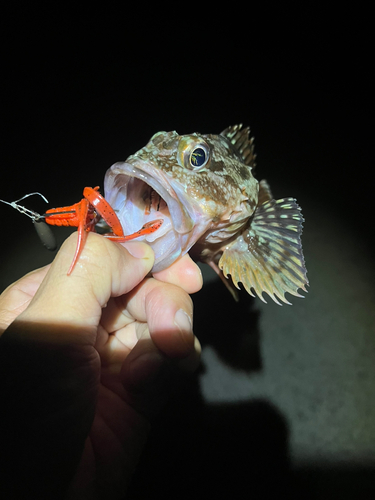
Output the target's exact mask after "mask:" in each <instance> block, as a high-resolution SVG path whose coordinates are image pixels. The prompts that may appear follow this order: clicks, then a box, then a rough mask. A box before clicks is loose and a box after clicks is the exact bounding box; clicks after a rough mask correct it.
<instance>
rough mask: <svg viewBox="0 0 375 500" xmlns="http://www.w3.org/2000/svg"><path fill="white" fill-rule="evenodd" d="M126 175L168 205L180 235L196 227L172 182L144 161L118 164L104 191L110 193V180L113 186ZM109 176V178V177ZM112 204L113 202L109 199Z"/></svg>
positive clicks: (114, 166) (106, 182) (107, 178)
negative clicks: (147, 187) (154, 192)
mask: <svg viewBox="0 0 375 500" xmlns="http://www.w3.org/2000/svg"><path fill="white" fill-rule="evenodd" d="M120 175H125V176H128V177H135V178H136V179H140V180H142V181H143V182H145V183H146V184H147V185H149V186H150V187H151V188H152V189H154V190H155V191H156V192H157V193H158V194H159V195H160V196H161V197H162V198H163V199H164V201H165V202H166V204H167V205H168V209H169V213H170V216H171V219H172V223H173V229H174V230H175V231H176V232H177V233H180V234H185V233H189V232H190V231H191V230H192V229H193V227H194V221H193V219H192V218H191V216H190V214H189V213H188V211H187V210H186V208H185V206H184V205H183V204H182V202H181V200H180V198H179V196H178V195H177V194H176V192H175V190H174V189H173V188H172V185H171V180H170V179H169V177H168V176H167V175H166V174H164V172H162V171H161V170H160V169H158V168H155V167H154V166H153V165H152V164H151V163H149V162H145V161H142V160H138V159H137V160H136V161H135V162H132V161H131V160H130V161H129V159H128V160H127V161H125V162H117V163H115V164H114V165H112V167H111V168H110V169H109V172H108V173H107V175H106V178H105V181H104V190H105V192H106V193H107V192H108V191H109V184H110V181H109V179H110V178H111V177H112V178H113V185H115V183H116V177H117V176H120ZM107 176H108V177H107ZM109 202H110V203H111V200H110V199H109Z"/></svg>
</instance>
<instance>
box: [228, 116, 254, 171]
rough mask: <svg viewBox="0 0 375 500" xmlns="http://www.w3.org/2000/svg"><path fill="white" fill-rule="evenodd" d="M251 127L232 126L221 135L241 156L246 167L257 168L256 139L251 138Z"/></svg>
mask: <svg viewBox="0 0 375 500" xmlns="http://www.w3.org/2000/svg"><path fill="white" fill-rule="evenodd" d="M249 134H250V127H246V128H242V123H240V124H239V125H231V126H230V127H228V128H226V129H225V130H223V131H222V132H221V134H220V135H223V136H224V137H226V138H227V139H228V140H229V142H230V143H231V144H233V146H234V147H235V148H236V150H237V151H238V152H239V154H240V155H241V157H242V159H243V161H244V163H245V165H248V166H249V167H251V168H254V167H255V157H256V154H254V137H250V135H249Z"/></svg>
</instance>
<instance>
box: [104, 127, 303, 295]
mask: <svg viewBox="0 0 375 500" xmlns="http://www.w3.org/2000/svg"><path fill="white" fill-rule="evenodd" d="M254 166H255V155H254V146H253V140H252V139H250V137H249V129H248V128H242V125H235V126H232V127H228V128H227V129H225V130H224V131H223V132H222V133H221V134H219V135H212V134H210V135H201V134H198V133H194V134H190V135H182V136H181V135H178V134H177V132H158V133H157V134H155V135H154V136H153V137H152V138H151V139H150V141H149V142H148V144H147V145H146V146H145V147H144V148H142V149H141V150H139V151H138V152H137V153H135V154H134V155H131V156H129V158H128V159H127V160H126V161H125V162H119V163H116V164H114V165H113V166H112V167H111V168H110V169H109V170H108V172H107V174H106V177H105V182H104V189H105V196H106V199H107V200H108V202H109V203H110V204H111V205H112V207H113V208H114V209H115V210H116V211H117V213H118V216H119V219H120V221H121V223H122V225H123V228H124V231H125V233H126V234H128V233H133V232H135V231H136V230H137V229H139V228H140V227H142V225H143V224H144V223H146V222H149V221H152V220H153V219H159V218H161V219H163V221H164V222H163V224H162V226H161V228H160V229H158V230H157V231H156V232H155V233H153V234H152V235H149V236H145V237H143V239H145V240H146V241H147V242H148V243H149V244H150V245H151V246H152V248H153V250H154V253H155V265H154V268H153V272H157V271H160V270H162V269H165V268H166V267H168V266H170V265H171V264H172V263H173V262H174V261H175V260H176V259H177V258H179V257H180V256H182V255H184V254H185V253H186V252H188V251H190V253H191V255H192V256H193V257H194V258H195V259H196V260H201V261H203V262H206V263H207V264H209V265H210V266H211V267H213V268H214V269H215V271H216V272H217V273H218V274H219V275H220V277H221V278H222V279H223V281H224V283H225V284H226V285H227V286H228V288H229V289H230V291H231V292H232V294H233V296H234V297H235V298H236V296H237V294H236V292H235V289H234V287H233V285H231V284H230V282H229V281H228V280H227V279H226V278H224V276H223V273H222V271H221V270H223V272H224V275H225V276H226V277H227V276H228V275H231V277H232V281H233V283H234V285H235V286H236V287H237V288H239V286H238V283H239V282H242V283H243V285H244V287H245V289H246V290H247V291H248V292H249V293H250V294H251V295H254V292H255V294H256V295H258V296H259V297H260V298H261V299H262V300H263V301H265V300H264V298H263V296H262V293H263V292H266V293H267V294H268V295H269V296H270V297H271V298H272V299H273V300H274V301H275V302H276V303H277V304H280V302H279V300H278V299H280V300H281V301H283V302H284V303H288V304H289V302H288V301H287V300H286V299H285V296H284V294H285V292H289V293H291V294H293V295H296V296H299V297H302V296H301V295H300V294H299V293H298V289H299V288H301V289H303V290H306V288H305V286H306V285H307V284H308V281H307V278H306V268H305V264H304V258H303V253H302V246H301V240H300V235H301V233H302V222H303V218H302V215H301V212H300V208H299V207H298V205H297V204H296V202H295V200H293V199H292V198H288V199H282V200H277V201H275V200H273V199H272V194H271V191H270V188H269V186H268V184H267V182H266V181H262V182H260V183H258V181H257V180H256V179H255V177H254V176H253V172H252V170H253V168H254Z"/></svg>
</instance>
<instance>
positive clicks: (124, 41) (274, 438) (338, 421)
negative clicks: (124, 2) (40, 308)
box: [0, 1, 375, 498]
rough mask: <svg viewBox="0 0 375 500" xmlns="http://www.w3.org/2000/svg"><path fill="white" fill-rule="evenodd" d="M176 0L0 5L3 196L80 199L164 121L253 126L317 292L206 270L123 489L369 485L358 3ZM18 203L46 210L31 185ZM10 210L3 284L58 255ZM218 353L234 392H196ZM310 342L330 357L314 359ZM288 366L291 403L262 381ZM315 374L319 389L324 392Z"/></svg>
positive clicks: (368, 104) (368, 279) (367, 241)
mask: <svg viewBox="0 0 375 500" xmlns="http://www.w3.org/2000/svg"><path fill="white" fill-rule="evenodd" d="M248 7H250V12H249V11H248ZM173 9H176V10H172V8H171V7H170V8H167V7H163V6H162V5H157V6H155V7H154V8H153V9H152V10H150V8H149V7H147V6H146V5H143V4H142V5H140V6H139V9H138V8H137V6H132V8H131V9H130V8H129V11H128V12H126V10H125V11H124V12H121V11H118V10H112V11H111V10H109V9H105V8H101V9H94V8H91V9H83V8H79V7H77V8H76V9H75V10H74V11H73V12H72V11H68V10H66V9H65V8H63V7H61V8H57V7H53V8H51V7H46V8H45V9H43V8H38V9H36V8H35V6H33V5H32V4H29V5H28V6H27V7H22V6H17V7H15V8H14V10H13V11H8V12H6V13H5V14H4V15H3V16H2V25H3V26H2V30H1V32H2V64H1V74H2V76H1V88H2V91H1V101H2V111H1V122H2V125H3V127H2V129H3V131H2V147H1V174H2V175H1V184H0V186H1V187H0V198H1V199H4V200H7V201H12V200H15V199H17V198H19V197H21V196H23V195H24V194H26V193H29V192H32V191H40V192H42V193H43V194H44V195H45V196H46V197H47V198H48V199H49V201H50V205H48V207H51V206H62V205H68V204H72V203H73V202H76V201H78V200H79V199H80V198H81V195H82V190H83V187H84V186H95V185H101V186H102V185H103V177H104V174H105V171H106V169H107V168H109V167H110V166H111V165H112V164H113V163H114V162H116V161H120V160H124V159H125V158H126V157H127V156H128V155H129V154H131V153H134V152H135V151H136V150H138V149H139V148H140V147H142V146H144V145H145V143H146V142H147V141H148V139H149V138H150V137H151V135H152V134H154V133H155V132H157V131H159V130H177V131H178V132H179V133H181V134H183V133H190V132H195V131H197V132H201V133H219V132H220V131H221V130H223V129H224V128H226V127H227V126H228V125H231V124H235V123H244V124H245V125H250V126H251V128H252V133H253V134H254V136H255V138H256V152H257V154H258V157H257V164H258V166H257V176H258V179H261V178H264V177H266V178H267V180H268V181H269V182H270V184H271V186H272V187H273V191H274V194H275V196H276V197H285V196H294V197H296V198H297V200H298V201H299V203H300V204H301V206H302V208H303V211H304V215H305V218H306V224H305V239H304V245H305V254H306V261H307V267H308V270H309V277H310V280H311V292H310V294H309V296H308V297H307V298H306V299H305V301H304V302H302V301H298V303H297V304H296V305H295V306H293V307H294V309H293V310H292V309H287V308H285V307H284V308H277V306H274V305H273V304H269V305H268V306H264V307H263V305H262V304H260V301H256V302H253V301H251V300H249V299H247V298H243V299H242V301H241V302H240V305H239V306H237V305H235V304H232V303H231V298H230V297H229V296H228V295H226V293H227V292H226V290H225V289H224V288H223V290H222V291H221V288H220V285H219V284H218V283H217V282H212V281H210V278H209V277H208V278H207V280H206V281H207V284H206V286H205V288H204V290H203V291H202V292H200V293H199V294H197V295H196V296H195V298H194V299H195V304H196V311H197V313H196V319H195V324H196V332H197V334H198V336H199V338H200V339H201V341H202V344H203V347H204V352H207V353H208V354H207V356H206V357H205V356H204V357H203V360H204V363H203V364H202V366H203V367H202V371H201V373H200V374H198V375H197V378H196V379H195V380H194V381H193V382H192V383H191V385H189V384H188V385H187V387H185V388H184V389H183V390H182V391H181V396H180V400H178V401H177V403H176V402H172V404H171V406H170V407H169V408H168V410H167V411H166V412H165V413H164V414H163V416H162V418H161V419H160V421H159V422H158V424H157V425H156V430H155V434H154V435H153V437H152V438H151V440H150V446H149V449H148V451H147V453H146V454H145V458H144V463H142V467H141V468H140V471H139V472H138V475H137V476H136V481H135V486H134V488H133V490H134V491H132V495H133V497H134V498H149V497H150V496H148V495H151V494H155V493H156V494H159V493H160V492H161V491H164V493H165V495H166V498H185V496H183V494H185V493H186V498H190V496H189V495H190V494H193V493H192V492H194V496H195V497H196V498H205V495H210V494H212V493H214V492H215V491H216V490H217V485H219V487H218V491H220V492H221V493H222V492H223V491H225V492H227V493H228V494H231V495H232V498H237V495H240V494H241V495H242V496H243V495H244V494H246V495H247V494H248V495H249V496H250V494H252V495H253V497H254V495H255V498H257V497H259V498H263V495H264V494H265V492H266V491H268V490H270V491H271V490H272V493H273V498H277V497H278V495H279V494H280V496H281V493H283V492H287V494H288V495H289V497H292V496H293V495H296V497H298V498H328V497H329V498H335V496H334V495H337V498H344V497H345V496H344V495H347V498H367V496H366V495H371V494H372V493H373V491H372V488H373V486H374V484H373V481H372V475H373V473H374V467H373V466H374V462H373V461H372V460H370V459H368V457H369V456H371V455H373V452H374V450H375V442H374V439H375V429H374V425H375V424H374V425H372V424H371V423H372V422H374V420H375V410H374V406H373V405H372V404H371V403H370V401H371V398H372V399H374V393H373V391H374V390H375V372H374V370H373V368H372V366H374V364H375V363H373V362H374V361H375V359H374V358H375V350H374V345H373V341H372V334H373V333H374V314H373V306H372V304H373V302H372V295H371V294H372V283H373V280H372V278H373V275H374V267H373V258H372V255H373V246H372V236H373V202H372V200H373V182H372V181H371V174H372V170H373V158H372V144H373V136H374V130H373V125H372V124H373V110H372V105H373V95H374V94H373V82H371V80H370V75H371V73H372V65H373V62H372V61H373V52H372V51H370V49H371V46H372V45H373V39H372V38H371V37H370V31H369V28H368V24H367V19H368V17H369V13H368V12H365V11H361V8H360V6H359V5H356V6H355V7H354V6H353V10H350V9H347V10H345V9H344V7H343V6H342V5H341V6H340V10H336V9H335V8H333V7H332V8H329V7H327V6H325V7H324V8H323V7H322V8H319V7H318V6H317V4H316V3H314V2H309V1H308V2H303V3H297V2H289V3H287V4H285V3H284V4H283V5H278V6H275V5H273V4H272V6H271V4H268V3H266V4H263V6H262V7H260V6H259V5H256V4H254V5H253V4H243V6H241V5H239V4H236V5H230V4H227V5H226V6H225V9H224V8H223V7H219V6H218V5H216V6H215V5H214V4H212V5H211V7H210V8H207V10H205V9H204V8H203V7H202V6H198V5H196V4H193V5H190V4H189V5H184V6H175V7H174V8H173ZM343 9H344V10H343ZM354 9H355V10H354ZM25 205H26V206H28V207H29V208H34V209H35V210H37V211H40V212H42V211H44V209H45V207H44V205H43V203H42V202H41V201H40V200H38V199H36V198H31V199H30V200H28V201H27V202H25ZM1 209H2V212H1V213H2V232H1V247H0V257H1V264H2V265H1V276H0V279H1V281H0V285H1V289H3V288H4V287H5V286H7V285H8V284H9V283H11V282H12V281H14V280H15V279H17V278H19V277H21V276H22V275H23V274H24V273H25V272H26V271H28V270H31V269H33V268H35V267H37V266H39V265H42V264H44V263H46V262H48V261H50V260H51V258H52V257H53V256H52V255H51V254H49V253H48V252H47V250H45V249H44V248H43V247H42V246H41V245H40V243H39V241H38V239H37V236H36V235H35V233H34V230H33V228H32V224H31V222H30V221H29V220H28V219H27V218H26V217H24V216H22V215H20V214H18V213H16V212H15V211H14V210H12V209H11V208H10V207H8V206H6V205H1ZM56 235H57V236H58V238H59V241H61V240H62V239H63V238H64V237H65V236H66V231H60V232H59V231H56ZM370 299H371V300H370ZM296 300H297V299H296ZM296 300H294V301H293V302H294V303H296ZM258 302H259V304H260V305H258ZM301 303H303V305H300V304H301ZM254 304H256V305H254ZM363 304H365V305H363ZM218 305H219V306H220V309H222V310H223V313H222V314H220V315H218V312H217V311H218ZM280 311H283V312H280ZM284 311H288V312H284ZM289 311H290V312H289ZM208 318H210V319H211V321H208ZM228 318H229V319H228ZM272 325H274V326H272ZM275 325H277V327H276V326H275ZM280 325H281V326H280ZM357 328H358V331H357ZM233 330H235V331H234V332H233ZM244 330H246V335H245V334H244ZM228 331H231V332H232V333H231V335H232V336H229V334H228ZM271 331H272V335H273V336H272V338H271V339H270V341H269V343H268V341H267V339H268V338H269V335H270V332H271ZM238 332H240V333H238ZM291 332H292V334H291ZM358 332H359V333H358ZM306 339H307V340H306ZM358 339H359V340H358ZM358 342H359V343H358ZM244 345H245V346H246V349H244ZM348 345H349V346H350V347H348ZM267 346H268V347H267ZM275 346H278V347H277V348H275ZM268 348H269V349H270V350H269V351H267V349H268ZM205 349H206V351H205ZM211 349H213V350H214V352H216V353H217V355H218V359H219V360H221V362H222V363H223V366H225V367H228V366H229V367H230V369H231V370H234V372H238V373H239V374H240V381H238V382H236V383H235V385H236V384H238V387H239V388H241V387H242V388H244V389H243V391H244V392H243V393H241V390H242V389H239V393H241V394H242V395H240V396H239V397H238V398H236V397H234V396H233V397H232V398H231V391H232V389H231V387H229V388H228V390H227V392H226V390H225V388H223V389H220V390H219V392H220V391H221V392H220V394H219V395H217V394H216V392H215V391H217V388H215V387H214V386H212V387H211V389H212V397H210V396H207V391H208V392H210V384H208V386H207V387H208V389H207V387H206V389H205V390H206V394H204V390H202V387H203V386H202V380H203V379H202V377H203V375H202V373H203V374H204V373H205V372H206V374H207V373H210V370H211V371H212V373H213V374H214V377H213V378H214V379H215V380H216V381H217V380H220V373H221V372H220V369H219V372H218V375H217V376H216V371H215V370H216V368H215V366H216V365H215V363H213V365H212V366H210V363H209V359H211V358H210V353H211ZM283 349H284V351H283ZM345 349H347V350H345ZM267 353H268V354H267ZM270 353H272V354H270ZM284 355H285V359H284V358H283V356H284ZM320 355H321V356H322V358H321V359H324V363H323V362H322V363H323V365H322V364H319V363H317V364H316V365H315V366H310V365H309V363H311V359H320V358H319V356H320ZM267 356H269V358H267ZM278 356H279V358H278ZM267 359H269V363H270V364H269V365H268V366H267V362H265V360H267ZM284 362H285V364H284ZM332 367H333V368H332ZM363 367H364V368H363ZM361 370H362V371H361ZM228 373H229V372H228ZM244 373H245V374H247V375H246V376H247V377H248V378H247V379H246V381H245V382H244V381H243V379H241V377H242V376H243V374H244ZM254 373H256V374H257V377H258V378H255V379H254V378H253V374H254ZM285 373H289V376H290V377H289V378H288V379H287V380H284V379H283V376H285ZM302 373H304V374H305V376H306V378H304V377H303V376H302V375H301V374H302ZM306 373H307V375H306ZM322 373H323V375H322ZM269 374H271V375H272V376H271V377H269ZM361 374H362V375H361ZM262 376H264V377H266V378H267V376H268V382H264V383H263V382H260V381H259V380H261V379H259V377H262ZM223 377H224V378H223V380H224V383H225V381H226V378H225V377H226V376H225V375H223ZM280 377H281V378H280ZM345 377H347V378H345ZM352 377H353V378H352ZM356 377H357V378H356ZM361 377H362V378H361ZM343 379H344V382H343ZM280 380H282V381H283V382H282V388H283V389H285V387H287V389H285V390H286V394H287V395H286V397H285V402H284V403H283V404H282V403H281V402H280V401H279V400H278V398H277V395H274V396H275V397H273V394H274V393H273V392H272V391H273V390H274V387H278V384H280ZM297 380H302V382H301V385H300V386H298V387H297V386H295V385H293V384H294V381H297ZM363 380H365V382H363ZM288 381H289V382H290V386H288V383H289V382H288ZM248 384H249V387H251V388H252V389H251V390H250V389H249V394H248V397H245V396H244V394H247V393H246V391H247V388H248ZM257 384H258V386H259V391H258V392H257V393H256V394H255V393H254V392H252V391H253V388H254V387H257ZM262 384H263V385H262ZM219 385H220V384H219ZM236 387H237V385H236ZM288 387H289V388H290V390H289V392H288ZM296 387H297V389H298V390H297V389H296ZM312 387H314V388H316V390H317V391H319V390H322V389H321V388H322V387H324V388H325V389H326V392H323V393H322V394H320V395H319V397H316V394H315V393H314V394H315V396H314V394H313V395H312V393H311V388H312ZM298 391H300V392H298ZM202 392H203V393H202ZM255 392H256V391H255ZM234 393H236V390H234ZM279 394H280V391H279ZM354 395H356V397H357V398H359V399H360V402H358V400H357V399H356V398H355V397H354ZM227 396H228V398H227ZM226 398H227V399H228V400H227V399H226ZM332 402H334V403H335V404H336V403H337V404H336V406H335V408H336V409H335V412H336V413H335V412H334V418H333V417H332V411H333V410H332V404H334V403H332ZM361 402H362V403H363V405H362V406H361V404H362V403H361ZM326 404H327V405H328V406H325V405H326ZM330 405H331V406H330ZM320 407H322V408H325V409H326V410H327V411H328V413H329V412H331V413H329V415H330V416H331V417H332V418H331V419H330V418H328V419H327V418H326V417H327V415H325V414H322V415H323V416H322V415H321V414H319V408H320ZM181 408H183V410H184V411H183V412H182V411H181ZM288 408H289V409H290V408H294V409H293V410H291V411H290V413H288ZM327 408H328V409H327ZM337 408H338V409H337ZM358 408H360V410H358ZM356 412H357V413H358V414H357V413H356ZM301 415H302V416H301ZM362 417H363V418H364V419H365V422H366V423H365V424H363V425H362V423H361V424H360V423H358V425H357V419H359V420H360V421H361V418H362ZM304 419H305V420H304ZM176 422H177V425H176ZM301 422H302V424H301ZM347 422H350V425H349V424H348V425H346V423H347ZM361 422H362V421H361ZM317 426H318V427H319V431H317V432H316V433H315V434H314V432H315V431H316V428H317ZM171 427H172V429H171ZM313 429H315V431H314V432H313ZM358 429H359V430H358ZM290 436H294V437H293V439H292V441H293V442H290ZM306 436H307V437H306ZM353 436H354V437H353ZM332 442H334V443H339V444H340V445H337V446H336V447H335V446H331V444H332ZM298 443H304V445H307V449H306V450H305V452H304V453H301V452H300V451H298V450H301V447H298ZM301 446H302V445H301ZM309 449H310V451H311V453H309ZM348 450H349V452H348ZM171 457H172V458H171ZM302 457H304V458H303V459H302ZM155 462H156V463H157V464H158V466H155ZM342 462H344V466H343V464H342ZM159 464H160V465H159ZM164 464H165V467H164ZM163 474H164V475H163ZM198 483H199V484H200V489H199V488H198V486H197V484H198ZM179 488H182V493H181V491H180V490H179ZM198 491H200V492H201V496H199V493H198ZM145 492H147V493H145ZM176 492H178V493H176ZM371 492H372V493H371ZM257 495H258V496H257ZM352 495H353V496H352ZM345 498H346V497H345ZM369 498H370V496H369Z"/></svg>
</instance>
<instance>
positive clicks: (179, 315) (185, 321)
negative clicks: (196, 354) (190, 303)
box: [174, 309, 193, 334]
mask: <svg viewBox="0 0 375 500" xmlns="http://www.w3.org/2000/svg"><path fill="white" fill-rule="evenodd" d="M174 324H175V325H176V326H177V327H178V328H179V329H180V330H181V332H183V333H191V334H193V326H192V324H191V319H190V316H189V315H188V314H187V312H186V311H184V310H183V309H179V310H178V311H177V312H176V314H175V317H174Z"/></svg>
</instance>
